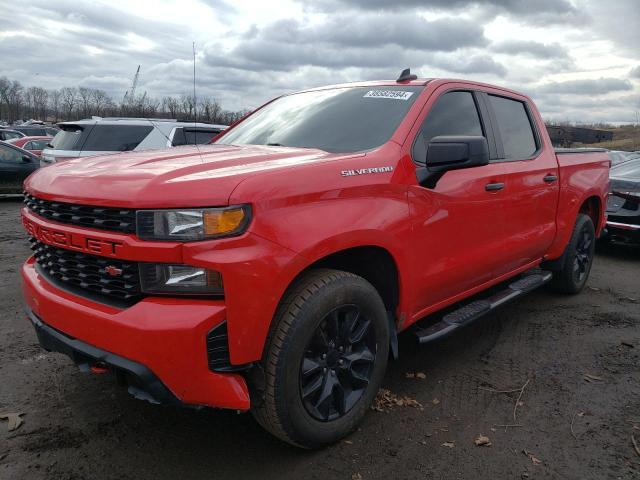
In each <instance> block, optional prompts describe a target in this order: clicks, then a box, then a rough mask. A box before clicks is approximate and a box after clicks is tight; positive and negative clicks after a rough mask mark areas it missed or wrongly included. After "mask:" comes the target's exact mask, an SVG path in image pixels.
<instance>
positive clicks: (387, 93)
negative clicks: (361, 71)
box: [364, 90, 413, 100]
mask: <svg viewBox="0 0 640 480" xmlns="http://www.w3.org/2000/svg"><path fill="white" fill-rule="evenodd" d="M411 95H413V92H403V91H402V90H369V91H368V92H367V93H365V94H364V98H391V99H393V100H409V99H410V98H411Z"/></svg>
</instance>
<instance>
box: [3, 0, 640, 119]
mask: <svg viewBox="0 0 640 480" xmlns="http://www.w3.org/2000/svg"><path fill="white" fill-rule="evenodd" d="M0 18H2V22H1V26H0V59H1V61H0V76H3V75H5V76H8V77H9V78H12V79H17V80H20V81H21V82H22V83H23V84H25V85H27V86H30V85H40V86H44V87H47V88H58V87H62V86H87V87H93V88H102V89H104V90H106V91H107V92H108V93H110V94H111V95H113V96H114V97H115V98H120V97H121V96H122V95H123V94H124V92H125V91H126V90H127V88H128V87H129V85H130V84H131V80H132V77H133V74H134V72H135V69H136V67H137V65H138V64H140V65H141V71H140V81H139V89H140V91H145V90H146V91H147V92H148V94H149V95H152V96H157V97H160V96H163V95H170V94H182V93H190V91H191V88H192V87H191V85H192V72H193V70H192V68H193V65H192V42H195V43H196V50H197V60H196V65H197V85H198V87H197V88H198V95H204V94H207V95H212V96H214V97H216V98H217V99H218V100H219V101H220V102H221V103H222V105H223V107H224V108H226V109H231V110H235V109H245V108H254V107H257V106H259V105H260V104H261V103H263V102H264V101H266V100H268V99H269V98H271V97H273V96H276V95H279V94H281V93H285V92H290V91H294V90H299V89H302V88H307V87H313V86H319V85H325V84H330V83H340V82H345V81H355V80H370V79H381V78H382V79H384V78H395V77H396V76H397V75H398V73H399V72H400V70H401V69H402V68H405V67H411V69H412V72H414V73H418V75H420V76H421V77H455V78H469V79H475V80H481V81H485V82H488V83H494V84H498V85H504V86H508V87H510V88H514V89H517V90H521V91H524V92H526V93H528V94H529V95H531V96H532V97H533V98H534V100H535V101H536V102H537V104H538V106H539V108H540V110H541V111H542V114H543V115H544V116H545V118H546V119H550V120H577V121H587V122H592V121H606V122H629V121H635V120H636V112H638V111H640V28H639V27H640V1H638V0H608V1H606V2H605V1H602V0H535V1H533V0H531V1H528V0H486V1H469V0H313V1H312V0H269V1H248V0H247V1H243V0H235V1H231V0H229V1H225V0H179V1H177V0H175V1H174V0H166V1H161V0H128V1H120V0H109V1H105V2H102V1H81V0H72V1H69V0H56V1H51V0H47V1H41V0H29V1H28V2H17V1H9V0H2V1H1V2H0Z"/></svg>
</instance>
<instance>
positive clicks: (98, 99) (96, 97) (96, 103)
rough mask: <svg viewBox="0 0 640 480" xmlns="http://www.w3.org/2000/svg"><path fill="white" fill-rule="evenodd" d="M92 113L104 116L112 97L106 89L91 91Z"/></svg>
mask: <svg viewBox="0 0 640 480" xmlns="http://www.w3.org/2000/svg"><path fill="white" fill-rule="evenodd" d="M91 103H92V113H93V114H95V115H97V116H102V114H103V112H104V110H105V109H106V108H107V106H109V104H110V103H111V99H110V98H109V96H108V95H107V92H105V91H104V90H99V89H95V90H92V91H91Z"/></svg>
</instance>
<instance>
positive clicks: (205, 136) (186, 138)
mask: <svg viewBox="0 0 640 480" xmlns="http://www.w3.org/2000/svg"><path fill="white" fill-rule="evenodd" d="M218 133H220V131H219V130H202V129H193V128H191V129H189V128H176V132H175V134H174V135H173V142H172V145H173V146H174V147H177V146H180V145H195V144H199V145H202V144H205V143H209V142H210V141H211V139H212V138H213V137H215V136H216V135H217V134H218Z"/></svg>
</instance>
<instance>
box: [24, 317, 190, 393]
mask: <svg viewBox="0 0 640 480" xmlns="http://www.w3.org/2000/svg"><path fill="white" fill-rule="evenodd" d="M27 316H28V317H29V319H30V320H31V323H32V324H33V327H34V328H35V331H36V335H37V336H38V341H39V342H40V346H41V347H42V348H44V349H45V350H47V351H48V352H59V353H64V354H65V355H67V356H68V357H69V358H71V360H73V363H75V364H76V365H77V366H78V367H79V368H80V370H82V371H84V372H88V371H90V370H91V368H92V367H94V366H95V365H100V366H101V367H106V368H108V369H109V370H111V371H113V372H114V373H115V374H116V376H117V377H118V380H120V381H121V382H122V383H123V384H125V385H126V386H127V387H128V391H129V393H130V394H131V395H133V396H134V397H136V398H138V399H140V400H147V401H149V402H151V403H158V404H163V405H182V402H181V401H180V400H178V398H177V397H176V396H175V395H174V394H173V393H171V391H170V390H169V389H168V388H167V387H166V386H165V385H164V384H163V383H162V382H161V381H160V379H159V378H158V377H156V376H155V375H154V373H153V372H152V371H151V370H149V369H148V368H147V367H145V366H144V365H142V364H140V363H137V362H134V361H131V360H128V359H126V358H124V357H120V356H118V355H114V354H113V353H109V352H107V351H105V350H101V349H99V348H96V347H94V346H92V345H89V344H87V343H84V342H82V341H80V340H78V339H75V338H71V337H69V336H67V335H65V334H64V333H62V332H59V331H58V330H56V329H55V328H52V327H50V326H49V325H46V324H45V323H43V322H42V320H40V318H38V316H37V315H36V314H35V313H33V312H32V311H31V310H29V309H27Z"/></svg>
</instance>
